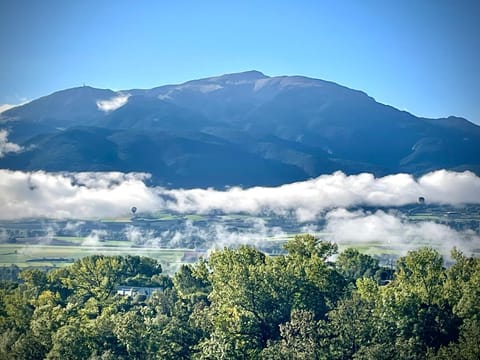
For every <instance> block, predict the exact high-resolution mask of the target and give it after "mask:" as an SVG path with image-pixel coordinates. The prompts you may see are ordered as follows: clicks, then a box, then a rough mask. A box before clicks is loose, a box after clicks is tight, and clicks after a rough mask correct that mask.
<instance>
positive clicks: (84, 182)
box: [0, 170, 480, 222]
mask: <svg viewBox="0 0 480 360" xmlns="http://www.w3.org/2000/svg"><path fill="white" fill-rule="evenodd" d="M148 178H149V175H148V174H144V173H128V174H125V173H120V172H84V173H47V172H44V171H36V172H22V171H11V170H0V204H2V211H0V219H17V218H28V217H48V218H72V219H83V218H101V217H116V216H124V215H128V214H129V211H130V209H131V207H132V206H136V207H137V208H138V211H139V212H140V213H141V212H149V211H157V210H163V211H166V210H168V211H176V212H180V213H198V214H207V213H209V212H212V211H221V212H224V213H239V212H244V213H249V214H260V213H269V212H270V213H274V214H278V215H288V214H293V215H294V216H296V218H297V220H298V221H301V222H306V221H314V220H315V219H317V218H318V217H319V216H323V215H324V214H325V213H326V212H327V211H328V210H331V209H335V208H351V207H355V206H382V207H395V206H402V205H407V204H413V203H416V202H417V200H418V198H419V197H420V196H422V197H424V198H425V200H426V202H427V203H439V204H452V205H457V204H464V203H470V204H471V203H475V204H478V203H480V178H479V177H478V176H476V175H475V174H473V173H472V172H469V171H466V172H451V171H446V170H440V171H435V172H431V173H429V174H426V175H424V176H422V177H420V178H419V179H415V178H414V177H412V176H411V175H408V174H397V175H389V176H385V177H381V178H375V177H374V176H373V175H371V174H360V175H350V176H347V175H345V174H343V173H342V172H336V173H334V174H331V175H322V176H319V177H317V178H315V179H311V180H307V181H303V182H297V183H292V184H287V185H283V186H279V187H253V188H248V189H241V188H238V187H234V188H230V189H227V190H224V191H220V190H213V189H189V190H184V189H164V188H160V187H148V186H147V185H146V180H148Z"/></svg>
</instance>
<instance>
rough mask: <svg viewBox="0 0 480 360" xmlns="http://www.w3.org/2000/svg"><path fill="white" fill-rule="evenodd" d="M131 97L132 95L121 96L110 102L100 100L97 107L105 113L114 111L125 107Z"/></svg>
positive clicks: (109, 100)
mask: <svg viewBox="0 0 480 360" xmlns="http://www.w3.org/2000/svg"><path fill="white" fill-rule="evenodd" d="M129 97H130V94H119V95H118V96H115V97H112V98H111V99H108V100H98V101H97V107H98V109H99V110H101V111H104V112H110V111H114V110H117V109H119V108H121V107H122V106H123V105H125V104H126V103H127V102H128V98H129Z"/></svg>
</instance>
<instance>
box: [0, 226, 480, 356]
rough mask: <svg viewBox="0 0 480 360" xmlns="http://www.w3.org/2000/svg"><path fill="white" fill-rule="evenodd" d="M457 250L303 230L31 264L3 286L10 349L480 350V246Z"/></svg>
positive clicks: (5, 344)
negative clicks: (397, 249)
mask: <svg viewBox="0 0 480 360" xmlns="http://www.w3.org/2000/svg"><path fill="white" fill-rule="evenodd" d="M452 259H453V264H452V265H451V266H449V267H446V266H445V264H444V259H443V258H442V256H441V255H440V254H439V253H438V252H437V251H435V250H432V249H430V248H422V249H418V250H415V251H410V252H409V253H407V254H406V255H405V256H403V257H401V258H399V259H398V261H397V265H396V268H395V269H394V270H393V271H392V270H389V269H386V268H383V267H382V266H381V265H380V264H379V262H378V260H377V259H374V258H373V257H371V256H369V255H365V254H361V253H359V252H358V251H357V250H355V249H346V250H344V251H343V252H341V253H339V254H338V248H337V246H336V245H335V244H331V243H328V242H323V241H320V240H319V239H317V238H315V237H313V236H310V235H301V236H297V237H295V238H294V239H292V240H290V241H289V242H287V243H286V245H285V253H284V254H282V255H277V256H267V255H266V254H264V253H262V252H261V251H259V250H257V249H255V248H253V247H249V246H240V247H238V248H233V249H229V248H225V249H223V250H218V251H214V252H213V253H212V254H211V255H210V256H209V258H208V259H207V260H203V259H201V260H200V261H199V262H197V263H196V264H185V265H182V266H181V267H180V268H179V269H178V271H177V272H176V273H175V274H174V275H173V277H169V276H167V275H164V274H162V268H161V266H160V264H159V263H158V262H157V261H155V260H153V259H150V258H147V257H139V256H125V257H124V256H114V257H108V256H103V255H95V256H90V257H85V258H83V259H81V260H78V261H76V262H75V263H74V264H73V265H71V266H68V267H65V268H60V269H56V270H53V271H50V272H48V273H45V272H43V271H40V270H36V269H28V270H24V271H22V272H21V273H20V275H19V276H18V278H17V277H14V278H12V279H10V280H4V281H3V282H2V286H1V288H0V358H1V359H92V360H93V359H425V358H428V359H478V358H480V345H479V344H480V302H479V300H478V299H479V298H480V260H479V259H478V258H474V257H467V256H465V255H464V254H462V253H461V252H459V251H457V250H455V249H454V250H453V251H452ZM389 271H390V272H391V274H390V273H389ZM385 273H389V275H388V280H389V281H385V276H384V274H385ZM121 285H124V286H131V287H134V286H139V287H140V286H143V287H156V288H161V289H162V290H161V291H158V292H155V293H153V295H151V296H148V297H147V296H130V297H129V296H119V295H117V293H116V289H117V287H118V286H121Z"/></svg>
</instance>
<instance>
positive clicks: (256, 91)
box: [0, 71, 480, 187]
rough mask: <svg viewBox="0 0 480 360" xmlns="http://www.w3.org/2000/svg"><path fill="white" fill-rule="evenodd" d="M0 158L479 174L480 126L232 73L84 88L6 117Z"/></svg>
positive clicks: (64, 165)
mask: <svg viewBox="0 0 480 360" xmlns="http://www.w3.org/2000/svg"><path fill="white" fill-rule="evenodd" d="M0 129H6V130H8V132H9V137H8V141H10V142H14V143H17V144H19V145H21V146H22V147H23V149H24V151H22V152H20V153H7V154H5V155H4V157H3V158H0V167H2V168H10V169H21V170H37V169H43V170H48V171H60V170H66V171H93V170H95V171H102V170H118V171H144V172H150V173H152V175H153V181H154V182H156V183H158V184H162V185H165V186H171V187H179V186H181V187H197V186H214V187H223V186H227V185H244V186H251V185H278V184H282V183H286V182H292V181H297V180H303V179H306V178H310V177H315V176H318V175H320V174H325V173H331V172H333V171H336V170H342V171H344V172H346V173H348V174H351V173H358V172H364V171H367V172H372V173H374V174H376V175H385V174H390V173H398V172H408V173H414V174H422V173H425V172H428V171H431V170H435V169H441V168H446V169H452V170H465V169H469V170H472V171H474V172H476V173H477V174H479V173H480V127H479V126H476V125H474V124H473V123H471V122H469V121H467V120H465V119H462V118H456V117H449V118H443V119H425V118H418V117H415V116H413V115H412V114H409V113H407V112H405V111H399V110H397V109H395V108H393V107H391V106H386V105H383V104H380V103H377V102H376V101H375V100H374V99H373V98H371V97H369V96H368V95H366V94H365V93H363V92H361V91H356V90H352V89H349V88H346V87H343V86H340V85H338V84H335V83H332V82H327V81H323V80H317V79H311V78H306V77H301V76H280V77H268V76H265V75H263V74H262V73H260V72H257V71H249V72H244V73H238V74H228V75H223V76H218V77H212V78H207V79H201V80H193V81H189V82H186V83H184V84H180V85H166V86H161V87H157V88H153V89H148V90H139V89H131V90H124V91H118V92H114V91H111V90H102V89H94V88H91V87H79V88H73V89H68V90H63V91H59V92H56V93H54V94H51V95H48V96H45V97H42V98H39V99H37V100H34V101H32V102H30V103H28V104H25V105H23V106H19V107H16V108H13V109H10V110H8V111H6V112H4V113H2V114H1V115H0Z"/></svg>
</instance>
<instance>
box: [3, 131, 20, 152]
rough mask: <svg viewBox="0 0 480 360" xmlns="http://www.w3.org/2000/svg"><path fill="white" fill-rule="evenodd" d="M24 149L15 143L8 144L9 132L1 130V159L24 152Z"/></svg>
mask: <svg viewBox="0 0 480 360" xmlns="http://www.w3.org/2000/svg"><path fill="white" fill-rule="evenodd" d="M22 150H23V148H22V147H21V146H20V145H18V144H15V143H11V142H8V131H7V130H5V129H1V130H0V158H2V157H4V156H5V154H8V153H12V152H13V153H17V152H20V151H22Z"/></svg>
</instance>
